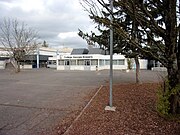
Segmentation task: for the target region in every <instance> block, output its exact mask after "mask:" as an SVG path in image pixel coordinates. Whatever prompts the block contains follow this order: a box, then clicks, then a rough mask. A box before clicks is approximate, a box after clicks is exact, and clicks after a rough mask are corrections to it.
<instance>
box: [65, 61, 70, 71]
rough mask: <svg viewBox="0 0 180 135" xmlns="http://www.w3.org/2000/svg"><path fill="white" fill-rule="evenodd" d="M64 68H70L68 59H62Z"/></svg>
mask: <svg viewBox="0 0 180 135" xmlns="http://www.w3.org/2000/svg"><path fill="white" fill-rule="evenodd" d="M64 69H65V70H70V61H69V60H65V61H64Z"/></svg>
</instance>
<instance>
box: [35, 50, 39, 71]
mask: <svg viewBox="0 0 180 135" xmlns="http://www.w3.org/2000/svg"><path fill="white" fill-rule="evenodd" d="M36 57H37V68H39V48H37V56H36Z"/></svg>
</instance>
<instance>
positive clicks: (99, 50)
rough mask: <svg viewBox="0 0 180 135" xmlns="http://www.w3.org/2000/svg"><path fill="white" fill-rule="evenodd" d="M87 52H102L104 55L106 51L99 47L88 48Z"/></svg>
mask: <svg viewBox="0 0 180 135" xmlns="http://www.w3.org/2000/svg"><path fill="white" fill-rule="evenodd" d="M88 54H103V55H105V54H106V52H105V50H102V49H100V48H89V53H88Z"/></svg>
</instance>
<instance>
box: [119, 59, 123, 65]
mask: <svg viewBox="0 0 180 135" xmlns="http://www.w3.org/2000/svg"><path fill="white" fill-rule="evenodd" d="M124 64H125V62H124V59H122V60H117V65H124Z"/></svg>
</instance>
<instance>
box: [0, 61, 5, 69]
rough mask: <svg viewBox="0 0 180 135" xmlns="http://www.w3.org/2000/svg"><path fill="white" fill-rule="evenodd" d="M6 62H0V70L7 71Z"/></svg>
mask: <svg viewBox="0 0 180 135" xmlns="http://www.w3.org/2000/svg"><path fill="white" fill-rule="evenodd" d="M5 65H6V62H5V61H0V69H5Z"/></svg>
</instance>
